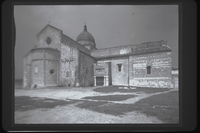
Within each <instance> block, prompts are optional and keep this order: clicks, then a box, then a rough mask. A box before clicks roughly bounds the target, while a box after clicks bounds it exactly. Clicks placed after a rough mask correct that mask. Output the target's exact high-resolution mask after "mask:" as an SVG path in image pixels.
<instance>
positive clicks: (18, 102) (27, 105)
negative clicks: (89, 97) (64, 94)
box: [15, 96, 78, 111]
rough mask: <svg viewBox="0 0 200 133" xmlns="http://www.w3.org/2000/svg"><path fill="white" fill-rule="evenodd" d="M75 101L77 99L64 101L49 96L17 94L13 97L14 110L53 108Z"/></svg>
mask: <svg viewBox="0 0 200 133" xmlns="http://www.w3.org/2000/svg"><path fill="white" fill-rule="evenodd" d="M76 102H78V100H70V101H64V100H56V99H50V98H38V97H28V96H19V97H15V111H27V110H32V109H37V108H54V107H56V106H64V105H67V104H73V103H76Z"/></svg>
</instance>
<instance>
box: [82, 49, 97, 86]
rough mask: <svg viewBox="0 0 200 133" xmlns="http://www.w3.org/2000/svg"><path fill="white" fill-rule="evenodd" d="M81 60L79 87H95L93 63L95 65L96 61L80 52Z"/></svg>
mask: <svg viewBox="0 0 200 133" xmlns="http://www.w3.org/2000/svg"><path fill="white" fill-rule="evenodd" d="M79 59H80V60H79V64H80V65H79V67H80V68H79V85H80V86H94V71H93V70H94V69H93V63H95V59H94V58H93V57H91V56H89V55H87V54H85V53H83V52H80V54H79ZM86 69H87V70H86ZM86 71H87V74H86Z"/></svg>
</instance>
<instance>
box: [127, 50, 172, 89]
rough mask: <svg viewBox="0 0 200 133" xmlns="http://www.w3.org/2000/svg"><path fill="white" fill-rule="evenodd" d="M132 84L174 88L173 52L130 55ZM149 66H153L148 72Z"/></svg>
mask: <svg viewBox="0 0 200 133" xmlns="http://www.w3.org/2000/svg"><path fill="white" fill-rule="evenodd" d="M129 60H130V62H131V61H132V66H131V70H130V85H131V86H139V87H156V88H172V87H173V84H172V75H171V52H163V53H154V54H145V55H137V56H130V58H129ZM147 66H150V67H151V72H150V74H147Z"/></svg>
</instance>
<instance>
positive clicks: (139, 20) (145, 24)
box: [14, 5, 178, 79]
mask: <svg viewBox="0 0 200 133" xmlns="http://www.w3.org/2000/svg"><path fill="white" fill-rule="evenodd" d="M14 18H15V25H16V46H15V78H16V79H22V78H23V56H24V55H25V54H26V53H28V52H29V51H30V50H31V49H32V48H33V47H34V46H35V45H36V43H37V38H36V34H37V33H38V32H40V30H41V29H42V28H44V26H46V25H47V24H48V22H49V23H50V25H52V26H54V27H56V28H58V29H61V30H62V31H63V33H64V34H65V35H67V36H69V37H70V38H72V39H74V40H76V38H77V36H78V35H79V34H80V33H81V32H82V31H83V28H84V24H85V22H86V25H87V29H88V32H90V33H91V34H92V35H93V37H94V39H95V42H96V47H97V48H98V49H100V48H106V47H114V46H122V45H128V44H140V43H144V42H151V41H160V40H167V43H168V45H169V46H170V48H171V49H172V66H174V67H178V6H177V5H133V6H131V5H118V6H117V5H89V6H88V5H81V6H78V5H76V6H75V5H73V6H72V5H70V6H64V5H61V6H58V5H57V6H53V5H52V6H43V5H42V6H39V5H37V6H28V5H25V6H20V5H18V6H15V7H14Z"/></svg>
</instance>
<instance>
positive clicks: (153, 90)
mask: <svg viewBox="0 0 200 133" xmlns="http://www.w3.org/2000/svg"><path fill="white" fill-rule="evenodd" d="M94 91H96V92H102V93H111V92H125V93H126V92H144V93H156V92H164V91H169V89H168V88H142V87H137V88H136V89H119V87H118V86H113V87H99V88H96V89H94Z"/></svg>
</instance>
